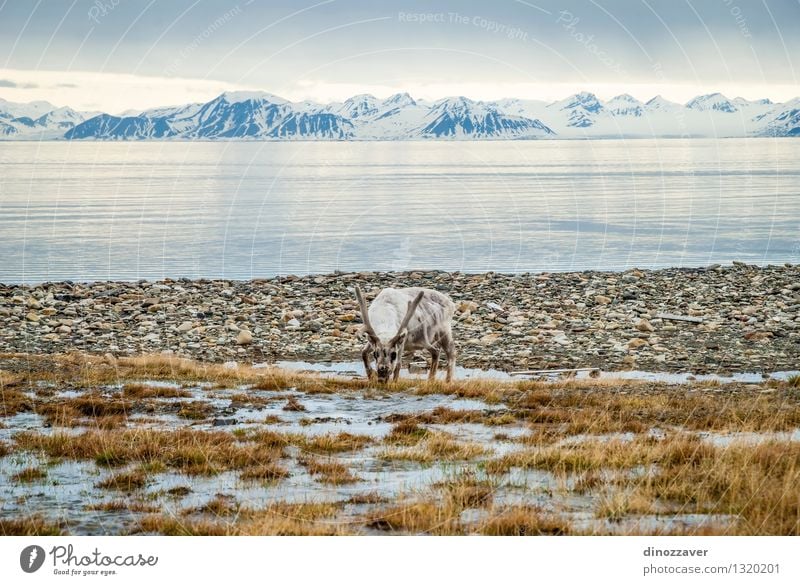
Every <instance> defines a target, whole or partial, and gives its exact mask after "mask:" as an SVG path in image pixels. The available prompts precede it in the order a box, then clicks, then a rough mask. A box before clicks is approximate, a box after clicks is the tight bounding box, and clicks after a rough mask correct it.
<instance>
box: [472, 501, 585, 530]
mask: <svg viewBox="0 0 800 585" xmlns="http://www.w3.org/2000/svg"><path fill="white" fill-rule="evenodd" d="M476 530H477V532H479V533H480V534H486V535H489V536H541V535H552V536H556V535H562V534H569V533H570V532H571V530H570V526H569V523H568V522H567V521H565V520H564V519H562V518H559V517H558V516H555V515H553V514H548V513H545V512H543V511H542V510H541V509H539V508H536V507H534V506H509V507H506V508H500V509H497V510H492V511H491V514H490V516H489V517H488V518H487V519H486V520H484V521H483V522H481V523H480V524H479V525H478V527H477V529H476Z"/></svg>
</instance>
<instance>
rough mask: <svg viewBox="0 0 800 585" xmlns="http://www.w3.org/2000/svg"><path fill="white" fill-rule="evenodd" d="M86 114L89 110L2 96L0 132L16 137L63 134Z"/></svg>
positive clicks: (78, 122) (51, 137)
mask: <svg viewBox="0 0 800 585" xmlns="http://www.w3.org/2000/svg"><path fill="white" fill-rule="evenodd" d="M87 117H90V116H89V115H88V114H86V113H83V112H76V111H75V110H73V109H72V108H67V107H64V108H57V107H56V106H54V105H53V104H51V103H49V102H30V103H27V104H19V103H14V102H7V101H5V100H3V99H0V136H2V137H5V138H8V139H13V140H26V139H27V140H32V139H36V140H42V139H54V138H62V137H63V135H64V133H65V132H66V131H67V130H69V129H71V128H73V127H74V126H76V125H78V124H80V123H82V122H83V121H84V120H86V118H87Z"/></svg>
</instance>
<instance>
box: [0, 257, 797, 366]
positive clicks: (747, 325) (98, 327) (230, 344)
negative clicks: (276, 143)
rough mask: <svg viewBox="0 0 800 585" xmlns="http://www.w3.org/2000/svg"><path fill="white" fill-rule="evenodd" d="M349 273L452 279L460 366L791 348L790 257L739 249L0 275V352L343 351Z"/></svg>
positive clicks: (346, 353) (666, 361)
mask: <svg viewBox="0 0 800 585" xmlns="http://www.w3.org/2000/svg"><path fill="white" fill-rule="evenodd" d="M357 284H358V285H360V286H361V287H362V289H363V290H364V291H365V292H366V293H367V298H368V300H369V299H371V298H373V297H374V295H375V294H377V292H378V291H379V290H380V289H381V288H383V287H387V286H394V287H403V286H425V287H430V288H434V289H437V290H440V291H442V292H445V293H447V294H448V295H450V297H451V298H452V299H453V301H454V302H455V303H456V305H457V307H458V310H457V313H456V316H455V322H454V334H455V338H456V343H457V346H458V350H459V356H458V364H459V365H461V366H466V367H473V368H496V369H501V370H506V371H514V370H526V369H545V368H578V367H593V368H601V369H603V370H608V371H611V370H627V369H638V370H648V371H669V372H692V373H711V372H716V373H735V372H762V373H766V372H774V371H783V370H794V369H797V367H798V366H797V365H798V361H799V360H798V358H799V357H800V266H797V265H788V264H787V265H784V266H766V267H757V266H753V265H746V264H742V263H734V264H733V265H724V266H719V265H715V266H709V267H705V268H671V269H663V270H638V269H633V270H628V271H625V272H570V273H540V274H518V275H509V274H497V273H485V274H465V273H448V272H402V273H372V272H361V273H335V274H327V275H310V276H283V277H276V278H269V279H254V280H249V281H236V280H190V279H166V280H162V281H158V282H145V281H140V282H95V283H78V282H69V281H66V282H47V283H42V284H38V285H31V286H29V285H15V284H0V322H2V329H0V352H4V353H15V352H25V353H34V354H50V353H63V352H69V351H73V350H75V351H80V352H84V353H91V354H100V355H106V354H108V355H107V357H108V359H109V360H112V359H114V357H120V356H128V355H136V354H144V353H159V352H172V353H174V354H176V355H179V356H185V357H191V358H193V359H197V360H203V361H207V362H229V361H237V362H239V363H263V362H268V363H271V362H275V361H278V360H306V361H310V362H328V361H345V360H354V359H358V356H359V350H360V347H361V344H362V342H361V340H360V339H359V338H358V337H357V333H358V330H359V328H360V324H361V318H360V315H359V312H358V308H357V303H356V300H355V297H354V294H353V288H354V286H355V285H357ZM112 356H113V357H112ZM421 358H422V356H421V355H420V356H418V358H417V361H420V360H421Z"/></svg>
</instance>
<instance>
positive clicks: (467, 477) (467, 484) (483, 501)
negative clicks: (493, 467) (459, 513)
mask: <svg viewBox="0 0 800 585" xmlns="http://www.w3.org/2000/svg"><path fill="white" fill-rule="evenodd" d="M434 487H435V488H437V489H438V490H439V491H440V492H442V494H443V495H444V499H445V502H446V503H447V505H449V506H451V507H453V508H459V509H463V508H480V507H484V506H487V505H489V504H491V502H492V495H493V493H494V490H495V489H496V488H495V486H493V485H492V484H491V483H490V482H489V481H488V480H481V479H478V478H477V477H476V475H475V474H474V473H472V472H465V473H461V474H459V475H458V476H456V477H454V478H452V479H449V480H447V481H442V482H439V483H437V484H434Z"/></svg>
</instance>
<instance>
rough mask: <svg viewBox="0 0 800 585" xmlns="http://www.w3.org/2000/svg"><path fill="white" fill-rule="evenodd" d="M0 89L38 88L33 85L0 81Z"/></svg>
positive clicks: (7, 80)
mask: <svg viewBox="0 0 800 585" xmlns="http://www.w3.org/2000/svg"><path fill="white" fill-rule="evenodd" d="M0 87H13V88H14V89H36V88H37V87H39V86H38V85H36V84H35V83H17V82H16V81H11V80H10V79H0Z"/></svg>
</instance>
